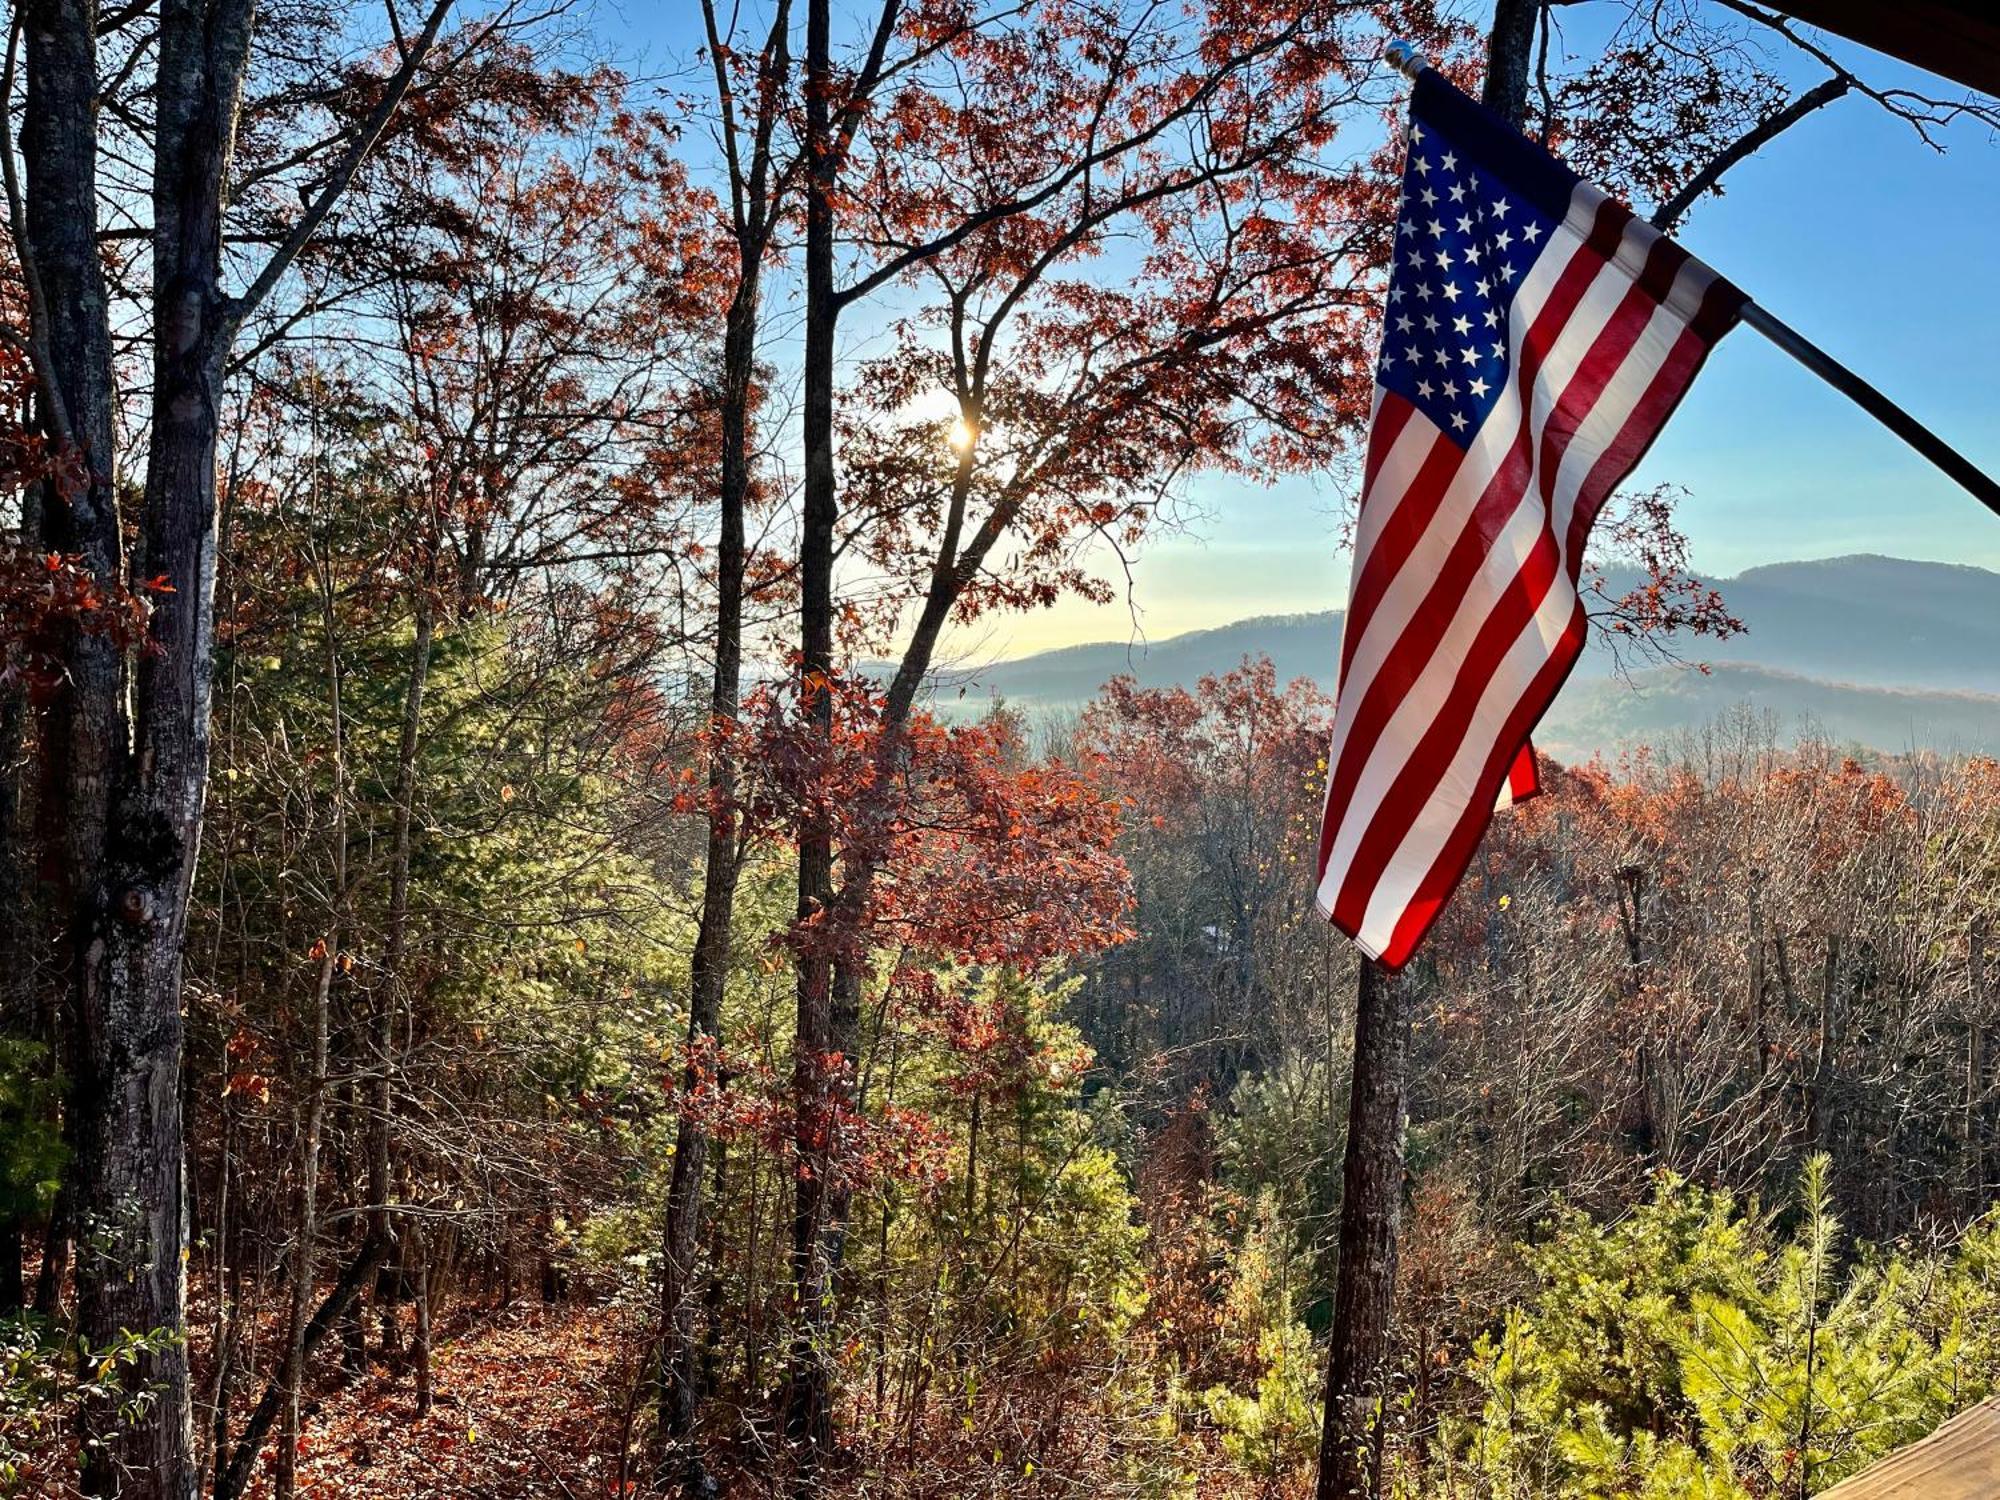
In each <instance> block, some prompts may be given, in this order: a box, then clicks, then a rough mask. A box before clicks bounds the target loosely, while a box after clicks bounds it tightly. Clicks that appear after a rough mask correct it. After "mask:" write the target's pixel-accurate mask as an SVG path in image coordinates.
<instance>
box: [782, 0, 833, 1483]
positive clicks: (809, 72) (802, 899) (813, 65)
mask: <svg viewBox="0 0 2000 1500" xmlns="http://www.w3.org/2000/svg"><path fill="white" fill-rule="evenodd" d="M830 28H831V17H830V5H829V0H808V5H807V11H806V101H805V116H806V126H805V155H806V164H807V168H806V179H805V189H806V252H805V274H806V309H805V369H804V392H803V397H804V408H803V425H804V440H805V474H804V481H805V482H804V495H803V501H804V524H803V531H802V535H801V537H800V542H799V585H800V599H799V644H800V661H799V673H800V692H801V694H802V695H803V696H804V698H805V700H806V707H807V711H808V713H809V714H810V716H811V720H812V722H813V724H814V726H815V727H816V728H818V729H819V730H820V731H821V732H822V733H823V734H830V733H831V731H832V726H833V700H832V696H831V691H830V685H829V683H830V677H831V674H832V670H833V548H834V525H835V522H836V520H837V518H838V514H839V512H838V501H837V497H836V494H835V490H834V468H833V377H834V332H835V327H836V323H837V321H838V315H839V307H838V304H837V302H836V300H835V293H834V279H833V271H834V266H833V201H832V200H833V192H834V185H835V177H836V174H837V171H838V163H837V161H836V159H835V155H834V149H833V145H834V143H833V132H832V128H831V116H830V110H829V104H830V100H829V97H828V96H829V94H830V92H831V90H832V87H833V74H832V67H831V63H830V57H829V53H830ZM798 872H799V875H798V879H799V904H798V916H799V921H800V923H801V924H802V925H804V924H806V923H815V930H814V931H812V934H811V936H810V937H809V939H808V941H806V942H805V943H804V944H802V945H801V948H800V952H799V958H798V1033H797V1039H796V1041H795V1042H794V1058H793V1073H794V1077H793V1091H794V1094H795V1096H796V1098H797V1101H798V1106H797V1108H798V1136H797V1141H796V1150H797V1154H798V1171H797V1174H796V1177H797V1187H796V1189H795V1196H794V1200H793V1213H792V1279H793V1287H794V1294H795V1299H796V1305H795V1307H794V1310H793V1317H794V1331H793V1336H792V1349H791V1358H790V1368H789V1374H788V1389H787V1393H786V1409H785V1436H786V1439H787V1441H788V1442H790V1444H791V1445H792V1451H793V1455H794V1459H795V1461H796V1464H797V1487H798V1490H799V1492H800V1493H802V1494H810V1493H812V1492H813V1491H814V1490H815V1489H816V1487H817V1485H818V1481H819V1468H820V1465H821V1462H822V1460H823V1459H824V1457H825V1455H826V1452H827V1449H828V1448H829V1446H830V1445H831V1442H832V1436H833V1418H832V1400H833V1391H832V1387H833V1371H832V1358H831V1356H832V1351H831V1350H830V1348H829V1347H828V1344H829V1341H830V1339H831V1335H832V1319H833V1306H832V1303H833V1262H832V1260H831V1258H830V1255H831V1252H832V1250H833V1246H832V1245H831V1243H830V1242H829V1240H828V1238H827V1235H826V1233H825V1230H826V1227H827V1211H828V1208H829V1206H830V1205H829V1202H828V1189H829V1187H830V1186H831V1184H830V1183H829V1182H828V1180H827V1176H828V1167H829V1165H830V1163H831V1161H832V1159H833V1155H834V1150H835V1143H834V1142H832V1141H830V1140H829V1139H828V1138H827V1133H828V1132H829V1131H830V1130H831V1129H832V1127H833V1107H834V1094H835V1089H836V1087H837V1082H836V1079H835V1077H834V1076H833V1059H832V1058H831V1057H830V1053H831V1052H832V1050H833V1046H834V1040H833V955H832V952H831V940H830V935H829V934H828V933H827V932H826V930H825V924H826V922H827V921H828V920H830V918H831V917H832V914H833V897H834V889H833V841H832V836H831V833H830V831H829V830H828V828H827V827H826V825H825V822H824V820H823V819H820V818H809V819H808V820H807V821H806V822H805V823H804V825H803V826H801V827H800V829H799V831H798Z"/></svg>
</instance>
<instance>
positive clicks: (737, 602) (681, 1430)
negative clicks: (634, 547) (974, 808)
mask: <svg viewBox="0 0 2000 1500" xmlns="http://www.w3.org/2000/svg"><path fill="white" fill-rule="evenodd" d="M789 12H790V6H789V4H788V0H780V3H779V5H778V7H777V11H776V13H775V15H774V17H773V20H772V26H771V31H770V33H769V40H768V42H767V44H766V47H765V52H764V62H763V65H762V66H761V68H760V75H761V77H760V84H761V85H762V93H761V95H760V97H759V98H758V100H757V102H756V110H757V114H756V116H755V126H754V130H755V133H754V136H753V143H752V147H751V160H750V163H749V166H748V169H747V171H741V172H740V175H741V178H742V180H741V182H740V184H739V185H738V190H737V192H736V193H735V195H734V201H735V202H737V203H738V204H739V205H740V207H739V208H738V210H737V219H736V222H735V232H736V241H737V255H738V260H737V284H736V292H735V295H734V296H733V297H732V298H731V300H730V304H729V313H728V317H727V321H726V324H725V327H724V331H723V345H722V401H721V411H720V414H719V415H720V423H721V437H722V453H721V475H720V481H721V482H720V486H719V494H718V504H719V515H718V517H717V536H716V580H715V588H716V598H715V673H714V677H713V679H712V682H711V686H710V691H709V720H710V725H711V727H712V728H714V729H717V730H722V729H725V728H726V727H727V726H729V725H731V724H733V723H734V721H735V719H736V715H737V711H738V709H739V707H740V706H741V696H742V672H743V568H744V512H745V509H746V507H747V506H748V504H749V498H750V403H751V399H752V381H753V377H754V376H755V373H756V359H757V328H758V313H759V304H758V296H759V291H758V289H759V285H760V283H761V279H762V273H763V263H764V254H765V251H766V249H767V247H768V245H769V241H770V227H771V226H770V215H771V208H772V205H771V204H770V202H769V197H770V187H769V171H770V154H771V153H770V142H771V131H772V128H773V125H774V123H775V118H776V112H777V108H778V103H777V99H776V96H775V94H774V92H773V90H775V88H776V87H777V86H778V83H779V81H780V80H781V79H782V77H783V74H784V71H785V67H786V34H787V31H788V28H789V26H790V14H789ZM703 15H704V17H705V18H706V20H707V22H708V28H709V34H710V44H711V47H713V48H716V49H717V51H718V63H717V68H718V72H717V77H716V87H717V90H718V92H719V93H720V94H721V96H722V98H723V99H724V100H725V101H727V100H728V99H729V98H730V94H729V87H730V86H729V81H728V75H727V73H726V71H723V70H722V68H721V63H720V61H719V51H720V49H719V36H718V33H717V24H716V19H715V10H714V6H713V4H712V0H710V3H705V4H704V6H703ZM735 160H736V158H735V157H734V156H732V162H734V161H735ZM739 170H740V169H739ZM708 790H709V812H708V848H707V853H706V857H705V859H704V861H703V865H702V892H701V922H700V926H699V927H698V929H697V930H696V935H695V946H694V956H693V959H692V962H691V964H690V968H689V975H688V1043H689V1046H690V1048H691V1049H699V1048H701V1047H702V1046H703V1045H704V1044H705V1043H708V1042H711V1041H713V1040H714V1038H715V1037H716V1036H717V1034H718V1032H719V1031H720V1028H721V1023H722V1000H723V994H724V992H725V990H726V988H727V985H728V980H729V954H730V927H731V924H732V923H733V922H734V920H735V911H736V884H737V877H738V874H739V872H740V866H741V860H740V855H739V852H738V850H737V847H736V811H735V806H734V803H735V796H736V763H735V757H734V750H733V747H732V745H731V743H730V741H729V739H728V737H727V736H726V735H725V734H720V733H718V734H716V735H715V736H714V739H713V744H712V746H711V749H710V759H709V769H708ZM682 1082H683V1086H684V1088H685V1089H687V1090H688V1091H689V1092H692V1091H693V1089H694V1087H695V1085H696V1082H697V1079H696V1068H695V1062H694V1061H693V1060H692V1059H691V1060H690V1062H689V1065H688V1068H687V1072H686V1074H685V1075H684V1077H683V1080H682ZM708 1146H709V1135H708V1130H707V1128H706V1126H705V1124H704V1122H703V1121H702V1120H701V1118H700V1117H699V1116H698V1115H697V1114H696V1113H694V1112H691V1111H683V1112H682V1114H681V1117H680V1119H679V1121H678V1122H677V1125H676V1131H675V1143H674V1167H673V1176H672V1180H671V1181H670V1183H669V1184H668V1188H667V1214H666V1225H665V1232H664V1235H663V1239H664V1247H663V1248H664V1251H665V1254H664V1256H663V1266H664V1269H663V1274H662V1281H661V1323H662V1329H663V1336H662V1341H661V1355H660V1371H661V1392H660V1415H659V1433H658V1436H659V1444H660V1451H661V1454H662V1456H663V1457H664V1458H665V1459H666V1460H667V1462H668V1463H669V1464H676V1463H677V1464H678V1467H679V1470H680V1480H681V1483H682V1486H683V1488H684V1490H685V1492H686V1493H687V1494H689V1495H691V1496H701V1495H708V1494H712V1493H714V1489H715V1486H714V1481H713V1480H712V1479H711V1478H710V1477H709V1475H708V1472H707V1469H706V1466H705V1465H704V1464H703V1462H702V1458H701V1454H700V1451H699V1449H698V1448H696V1447H695V1446H694V1441H693V1438H694V1428H695V1417H696V1413H697V1409H698V1407H699V1404H700V1400H701V1384H702V1377H701V1371H700V1368H699V1364H700V1359H699V1341H698V1339H697V1335H696V1328H695V1322H696V1318H695V1313H696V1306H695V1287H696V1285H697V1283H698V1282H699V1280H700V1278H701V1265H700V1254H699V1246H700V1243H701V1229H702V1178H703V1168H704V1166H705V1164H706V1160H707V1156H708ZM717 1171H718V1175H719V1173H720V1165H719V1164H718V1168H717Z"/></svg>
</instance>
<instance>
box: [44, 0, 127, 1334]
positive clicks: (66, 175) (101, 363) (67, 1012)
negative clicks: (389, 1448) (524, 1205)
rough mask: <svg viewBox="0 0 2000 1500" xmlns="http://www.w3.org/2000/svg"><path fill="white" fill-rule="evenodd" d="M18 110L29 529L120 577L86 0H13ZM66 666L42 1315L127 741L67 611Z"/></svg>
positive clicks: (53, 791)
mask: <svg viewBox="0 0 2000 1500" xmlns="http://www.w3.org/2000/svg"><path fill="white" fill-rule="evenodd" d="M19 15H20V24H21V30H22V35H23V40H24V43H25V63H26V70H25V71H26V80H27V108H26V110H25V112H24V114H23V117H22V131H21V155H22V160H23V162H24V164H25V166H26V169H27V184H26V192H25V199H26V201H25V203H24V205H23V209H24V215H23V216H24V224H25V228H26V231H27V234H26V243H25V244H24V245H22V246H21V247H19V248H20V255H21V262H22V269H23V272H24V273H25V274H24V279H25V280H26V281H27V283H28V290H29V312H30V317H31V320H32V325H33V332H34V334H35V335H36V342H37V343H38V344H39V346H40V347H41V348H42V349H43V350H44V351H45V353H46V356H47V362H48V368H47V369H46V370H38V371H37V374H38V375H39V376H40V377H41V378H43V379H44V380H45V381H46V382H47V384H48V386H52V387H53V389H48V388H44V389H42V390H39V391H38V392H37V395H36V408H37V412H38V415H39V416H40V419H41V425H42V427H43V428H44V430H45V431H46V432H48V433H49V434H50V435H51V436H52V437H56V438H57V439H59V440H62V441H66V442H67V444H68V445H69V446H70V447H71V449H72V450H73V451H74V453H75V455H76V457H77V458H78V459H79V460H80V461H81V464H82V481H83V482H82V483H81V484H79V485H77V486H75V487H74V488H73V489H72V490H70V491H69V492H68V493H67V494H66V495H58V494H56V493H55V490H54V487H53V486H46V487H45V488H44V495H43V500H42V504H41V507H40V509H41V517H40V522H41V538H40V540H41V543H42V545H43V546H44V547H46V548H47V549H48V550H49V551H51V552H61V553H66V554H75V555H80V556H81V557H82V558H83V560H84V565H85V566H86V567H87V568H88V569H89V571H90V574H91V576H92V578H93V579H95V580H96V582H97V583H98V585H99V586H100V587H102V588H104V589H106V590H107V591H114V592H115V591H116V590H117V589H118V588H120V587H121V586H122V585H123V584H124V582H125V558H124V538H123V533H122V530H121V528H120V524H119V516H118V494H117V480H116V468H115V465H116V449H115V442H114V427H113V411H114V406H115V402H116V390H115V387H114V385H113V383H112V365H111V323H110V302H109V299H108V296H107V293H106V289H105V282H104V271H103V266H102V264H101V262H100V260H99V258H98V250H97V229H98V211H97V136H96V105H95V99H96V92H97V39H96V17H95V14H94V8H93V7H91V6H87V5H78V4H69V3H64V0H23V3H22V5H21V7H20V11H19ZM62 650H63V658H64V667H65V670H66V675H67V678H68V681H67V683H66V684H65V687H64V691H63V692H61V693H60V694H58V695H57V697H56V698H55V700H54V702H53V703H52V704H51V705H50V708H49V711H48V715H47V718H46V720H45V722H44V724H43V727H42V733H41V736H40V739H41V760H42V786H41V793H40V798H39V805H38V808H37V822H38V824H39V825H40V827H41V829H42V831H43V832H44V834H45V836H46V842H47V844H48V846H49V847H50V848H51V850H52V852H54V853H55V854H56V855H57V856H58V857H57V859H56V861H55V868H56V870H57V872H58V876H57V881H56V888H55V890H54V891H53V893H52V894H53V897H54V900H53V907H54V910H53V913H52V915H53V918H54V921H55V923H56V925H57V927H58V929H59V932H60V939H59V941H58V943H57V944H56V954H57V964H56V978H55V982H56V983H57V984H58V985H59V986H60V991H59V992H60V994H61V1000H60V1003H59V1016H60V1026H59V1028H58V1036H57V1061H58V1064H59V1066H61V1067H62V1068H63V1070H64V1071H65V1073H66V1074H67V1075H68V1077H69V1080H70V1087H71V1104H70V1106H69V1107H68V1108H67V1109H66V1110H65V1112H64V1120H63V1124H64V1133H65V1136H66V1138H67V1142H68V1145H69V1148H70V1166H69V1173H68V1175H67V1176H66V1177H65V1180H64V1183H63V1187H62V1191H61V1193H60V1195H59V1196H58V1198H57V1201H56V1207H55V1211H54V1213H53V1214H52V1215H51V1216H50V1223H49V1232H48V1235H47V1237H46V1240H45V1243H44V1246H43V1251H42V1274H41V1277H40V1280H39V1281H38V1283H37V1286H36V1291H35V1305H36V1309H37V1310H38V1311H40V1312H43V1313H49V1314H53V1313H54V1312H55V1311H56V1308H57V1303H58V1300H59V1298H60V1296H61V1289H62V1282H63V1278H64V1274H65V1272H66V1271H67V1268H68V1263H69V1248H70V1235H71V1226H72V1225H73V1224H74V1222H75V1217H76V1215H75V1205H76V1202H77V1199H78V1196H79V1193H78V1188H77V1185H76V1183H77V1176H78V1174H79V1173H80V1172H81V1171H82V1170H84V1168H85V1165H86V1164H87V1161H88V1160H89V1152H90V1149H91V1142H90V1141H88V1140H86V1139H85V1138H84V1135H83V1130H84V1116H85V1115H86V1114H87V1113H88V1112H89V1109H88V1105H87V1104H86V1103H85V1101H86V1100H87V1099H88V1097H89V1096H88V1094H87V1093H86V1089H87V1087H88V1080H87V1078H86V1076H85V1073H84V1071H83V1065H84V1063H85V1062H86V1061H87V1059H86V1058H85V1057H84V1056H82V1055H81V1038H80V1036H79V1031H80V1028H81V1026H82V1017H81V1015H80V1014H79V1010H78V1006H79V989H80V984H81V968H82V965H83V962H84V954H85V949H86V947H87V945H88V942H89V934H88V926H89V922H88V908H87V903H88V900H89V898H90V894H91V893H92V892H93V891H94V890H95V888H96V886H97V881H98V872H99V866H100V864H101V861H102V859H103V854H104V838H105V827H106V823H107V821H108V818H109V815H110V806H111V797H112V789H113V786H114V785H115V783H116V782H117V781H118V779H119V777H120V775H121V774H122V771H123V766H124V757H125V753H126V746H127V739H128V725H127V721H126V702H125V663H124V657H123V653H122V651H121V650H120V648H119V646H118V644H117V643H116V642H115V641H113V640H111V639H110V638H108V637H107V636H105V635H102V634H92V633H88V632H85V631H82V630H79V629H77V628H75V626H74V625H73V624H72V625H71V626H69V627H68V628H67V629H66V630H65V633H64V639H63V642H62Z"/></svg>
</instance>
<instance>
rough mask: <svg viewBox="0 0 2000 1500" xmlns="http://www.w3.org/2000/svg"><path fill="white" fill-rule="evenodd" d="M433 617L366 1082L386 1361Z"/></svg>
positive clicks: (406, 774)
mask: <svg viewBox="0 0 2000 1500" xmlns="http://www.w3.org/2000/svg"><path fill="white" fill-rule="evenodd" d="M436 633H437V617H436V613H435V610H434V608H433V606H432V604H431V601H430V600H429V599H427V598H420V599H419V600H418V601H417V609H416V626H415V634H414V635H413V637H412V638H411V641H410V670H409V677H408V679H407V681H406V683H405V686H404V690H403V724H402V730H401V734H400V738H399V740H398V743H397V747H396V786H395V799H396V801H395V832H394V835H393V841H392V844H391V849H390V864H389V910H388V913H387V916H386V927H387V931H386V933H385V935H384V939H383V952H382V985H381V991H380V993H379V995H378V996H377V997H376V1002H375V1017H374V1019H375V1035H374V1039H373V1045H372V1050H373V1052H374V1056H373V1057H372V1058H371V1059H370V1060H369V1082H368V1205H369V1206H368V1232H369V1234H370V1235H371V1236H373V1237H374V1238H375V1239H377V1240H379V1241H380V1242H381V1243H383V1244H384V1245H387V1246H388V1247H389V1251H390V1254H389V1258H388V1259H387V1260H385V1261H384V1262H383V1265H382V1268H381V1271H380V1272H379V1273H378V1275H377V1277H376V1281H375V1307H376V1312H377V1313H378V1315H379V1316H380V1319H381V1330H380V1331H381V1339H382V1352H383V1354H384V1355H386V1356H388V1357H389V1358H390V1359H391V1360H393V1359H394V1358H395V1357H396V1355H397V1354H398V1353H399V1351H400V1347H401V1336H400V1331H399V1328H398V1323H397V1303H398V1301H399V1298H400V1289H401V1286H402V1277H403V1260H402V1256H401V1255H400V1254H399V1253H398V1252H397V1241H396V1225H395V1220H394V1217H393V1216H392V1214H391V1212H390V1209H391V1207H392V1202H391V1200H392V1199H393V1198H394V1197H395V1193H396V1189H395V1178H394V1175H393V1173H392V1171H391V1163H390V1141H391V1137H392V1135H393V1130H392V1128H391V1127H392V1125H393V1122H394V1118H395V1116H394V1110H395V1102H396V1101H395V1072H396V1068H395V1056H396V1017H397V1015H398V1014H399V1013H400V1011H401V1008H402V1001H403V984H404V975H403V969H404V962H405V959H406V958H407V957H408V953H409V944H410V853H411V823H412V821H413V819H414V815H415V806H416V796H417V750H418V747H419V745H420V743H421V740H422V734H423V718H424V692H425V689H426V688H427V687H428V686H429V683H430V675H431V656H432V652H433V648H434V646H435V643H436Z"/></svg>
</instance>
